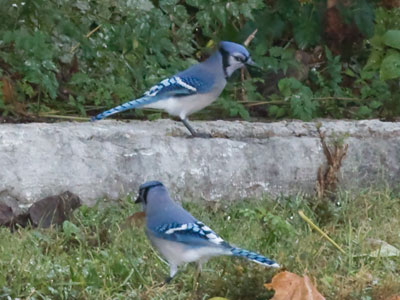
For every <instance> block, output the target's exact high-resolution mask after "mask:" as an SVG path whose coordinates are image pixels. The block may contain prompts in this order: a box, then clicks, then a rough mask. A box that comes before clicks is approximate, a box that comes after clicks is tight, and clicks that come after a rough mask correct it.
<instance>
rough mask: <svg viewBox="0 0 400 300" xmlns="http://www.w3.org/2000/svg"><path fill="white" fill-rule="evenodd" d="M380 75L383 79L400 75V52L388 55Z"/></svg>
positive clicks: (383, 62)
mask: <svg viewBox="0 0 400 300" xmlns="http://www.w3.org/2000/svg"><path fill="white" fill-rule="evenodd" d="M380 77H381V79H383V80H388V79H395V78H399V77H400V53H395V54H391V55H388V56H386V57H385V58H384V59H383V61H382V64H381V69H380Z"/></svg>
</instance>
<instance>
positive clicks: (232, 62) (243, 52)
mask: <svg viewBox="0 0 400 300" xmlns="http://www.w3.org/2000/svg"><path fill="white" fill-rule="evenodd" d="M218 50H219V52H220V53H221V55H222V65H223V68H224V73H225V76H226V77H230V76H231V75H232V73H233V72H235V71H236V70H237V69H240V68H242V67H244V66H245V65H254V62H253V61H252V60H251V57H250V54H249V51H247V49H246V48H245V47H243V46H242V45H239V44H236V43H232V42H225V41H223V42H220V43H219V49H218Z"/></svg>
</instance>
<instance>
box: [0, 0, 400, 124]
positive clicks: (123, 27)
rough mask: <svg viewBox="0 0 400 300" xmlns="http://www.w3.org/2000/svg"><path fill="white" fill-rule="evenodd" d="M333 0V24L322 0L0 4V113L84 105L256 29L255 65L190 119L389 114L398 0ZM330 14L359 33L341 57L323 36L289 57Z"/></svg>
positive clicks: (82, 108) (394, 105)
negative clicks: (386, 0)
mask: <svg viewBox="0 0 400 300" xmlns="http://www.w3.org/2000/svg"><path fill="white" fill-rule="evenodd" d="M336 2H337V3H336V4H337V5H336V8H337V11H338V16H339V17H338V18H339V21H340V22H342V23H340V22H339V23H337V24H336V23H334V24H327V23H329V22H331V20H330V19H328V17H327V12H328V10H327V8H326V1H324V0H314V1H311V0H309V1H303V0H302V1H299V0H283V1H274V0H272V1H262V0H241V1H228V0H218V1H214V2H213V5H210V4H209V2H208V1H204V0H186V1H179V0H165V1H150V0H132V1H128V2H126V1H112V2H110V1H100V0H93V1H90V2H87V1H82V0H72V1H68V2H65V1H59V0H50V1H44V0H32V1H28V2H26V1H22V0H20V1H13V3H8V4H4V5H2V6H1V8H0V18H1V19H2V20H3V21H2V23H1V24H0V77H1V81H0V82H1V89H0V90H1V91H0V112H2V113H3V115H4V114H9V113H11V114H15V115H20V114H22V115H32V113H41V114H43V113H46V112H47V113H50V114H51V113H52V114H54V113H56V114H57V113H58V114H71V115H76V114H79V115H82V116H86V115H93V114H95V113H96V112H98V111H101V110H103V109H106V108H109V107H112V106H115V105H117V104H119V103H121V102H123V101H127V100H130V99H132V98H134V97H135V96H138V95H140V94H142V93H143V92H144V91H145V90H146V89H147V88H148V87H149V86H151V85H152V84H154V83H156V82H158V81H159V80H160V79H162V78H165V77H167V76H170V75H171V74H174V73H176V72H178V71H179V70H182V69H184V68H186V67H188V66H189V65H191V64H193V63H194V62H195V60H201V59H203V58H204V56H206V55H207V54H208V53H209V52H211V51H212V48H213V47H214V46H215V44H216V43H217V41H219V40H221V39H225V40H232V41H235V42H243V41H244V40H245V38H247V36H248V35H249V34H250V33H251V32H253V31H254V29H256V28H257V29H258V33H257V34H256V36H255V38H254V40H253V41H252V42H251V44H250V46H249V47H250V51H251V53H252V56H253V58H254V60H256V61H257V62H258V64H259V65H260V66H261V67H262V68H263V71H262V72H253V71H251V75H252V77H249V76H244V79H243V76H241V78H238V77H239V76H237V77H236V78H234V80H233V81H232V83H231V84H229V85H228V88H227V89H226V90H225V91H224V93H223V94H222V96H221V97H220V100H219V101H218V102H217V103H215V104H214V105H213V106H212V107H210V108H208V109H206V110H204V111H203V112H200V113H198V114H197V117H198V118H221V117H223V118H231V117H234V118H236V117H239V118H243V119H250V118H251V117H252V116H257V117H263V118H265V117H269V118H282V117H291V118H298V119H302V120H311V119H312V118H314V117H336V118H340V117H346V118H349V117H350V118H366V117H383V118H394V117H396V116H398V115H399V113H400V104H399V103H398V101H397V100H396V99H398V96H399V95H398V93H399V92H398V89H396V83H397V82H398V79H399V77H400V66H399V64H398V61H399V59H400V34H399V32H400V24H399V21H398V20H399V16H400V13H399V8H393V9H385V8H383V7H380V6H377V5H378V4H377V1H367V0H356V1H352V2H346V1H340V0H338V1H336ZM375 16H376V17H375ZM336 21H337V20H336ZM374 24H376V26H375V27H374ZM333 25H335V26H337V28H341V27H340V26H342V27H343V26H347V27H348V28H350V29H351V30H353V31H354V32H358V33H357V34H358V35H360V36H363V38H364V40H361V42H359V43H357V46H356V49H355V51H353V52H350V53H351V55H350V56H349V55H348V53H347V52H346V53H345V52H343V55H341V54H342V53H338V52H337V51H335V49H333V48H334V47H333V48H332V47H331V44H329V43H328V47H325V48H322V49H324V50H323V51H322V52H323V53H322V56H321V57H320V58H319V61H317V62H315V61H313V62H309V61H308V62H304V61H301V60H299V59H298V57H297V55H298V53H299V52H298V51H299V50H301V51H303V53H306V54H307V55H309V56H310V57H312V58H315V57H316V56H317V55H316V54H315V53H317V52H318V51H317V49H318V48H321V45H322V46H324V45H325V44H327V36H326V30H327V26H333ZM333 28H335V27H334V26H333ZM357 30H358V31H357ZM340 41H341V40H340V37H339V38H338V40H337V41H336V43H339V44H340ZM352 47H354V45H352ZM330 48H331V49H330ZM336 50H337V49H336ZM320 53H321V52H320ZM296 70H297V71H296ZM299 70H301V73H302V76H295V75H293V73H296V72H300V71H299ZM308 71H309V72H308ZM268 76H269V77H268ZM285 77H287V78H285ZM292 77H293V78H292ZM300 77H301V78H300ZM269 78H273V80H272V81H270V80H269ZM280 80H281V81H280ZM279 81H280V82H279ZM271 90H272V91H273V92H272V94H271ZM267 91H268V92H267ZM128 114H132V113H128ZM146 114H147V116H148V117H149V118H157V117H160V116H161V114H160V113H156V114H154V113H150V114H149V113H146ZM135 115H136V116H139V117H142V116H143V112H135Z"/></svg>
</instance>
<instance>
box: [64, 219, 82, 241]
mask: <svg viewBox="0 0 400 300" xmlns="http://www.w3.org/2000/svg"><path fill="white" fill-rule="evenodd" d="M63 232H64V234H65V235H66V236H67V237H72V236H73V235H78V234H79V233H80V232H81V230H80V229H79V227H77V226H76V225H75V224H74V223H71V222H70V221H64V223H63Z"/></svg>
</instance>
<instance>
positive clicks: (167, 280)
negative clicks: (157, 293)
mask: <svg viewBox="0 0 400 300" xmlns="http://www.w3.org/2000/svg"><path fill="white" fill-rule="evenodd" d="M169 268H170V269H169V276H168V277H167V278H165V283H166V284H168V283H170V282H171V280H172V278H174V276H175V274H176V272H178V266H177V265H170V266H169Z"/></svg>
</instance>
